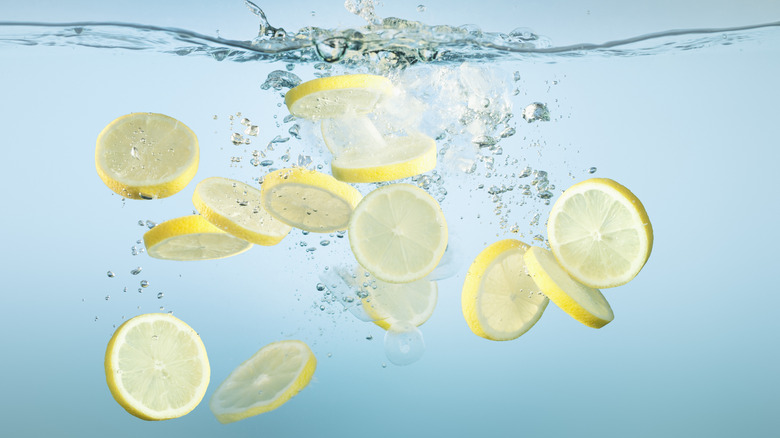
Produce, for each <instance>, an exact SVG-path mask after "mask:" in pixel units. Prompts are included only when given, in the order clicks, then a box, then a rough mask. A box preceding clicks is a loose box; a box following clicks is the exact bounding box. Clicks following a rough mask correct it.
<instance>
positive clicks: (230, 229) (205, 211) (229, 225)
mask: <svg viewBox="0 0 780 438" xmlns="http://www.w3.org/2000/svg"><path fill="white" fill-rule="evenodd" d="M214 178H218V177H214ZM209 179H211V178H207V179H205V180H203V181H201V183H203V182H205V181H207V180H209ZM201 183H198V184H199V185H200V184H201ZM249 188H252V189H254V187H249ZM254 190H257V189H254ZM257 192H258V195H259V193H260V191H259V190H257ZM192 203H193V205H194V206H195V210H197V211H198V213H200V214H201V216H203V218H204V219H206V220H207V221H209V222H210V223H211V224H212V225H215V226H216V227H217V228H219V229H221V230H222V231H225V232H226V233H228V234H231V235H233V236H235V237H238V238H239V239H243V240H246V241H247V242H250V243H254V244H257V245H262V246H273V245H276V244H278V243H279V242H281V241H282V240H284V238H285V237H286V236H287V234H289V232H290V230H292V227H290V226H289V225H287V224H285V225H287V227H288V229H287V232H286V233H283V234H282V233H280V234H271V233H261V232H257V231H252V230H249V229H247V228H246V227H243V226H241V225H240V224H237V223H236V222H235V221H233V220H231V219H230V218H228V217H226V216H224V215H221V214H219V212H217V211H216V210H215V209H213V208H212V207H211V206H209V205H208V203H206V201H204V200H203V198H202V197H201V194H200V192H199V191H198V188H197V187H195V191H194V192H193V194H192Z"/></svg>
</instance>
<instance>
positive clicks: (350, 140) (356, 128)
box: [320, 116, 387, 157]
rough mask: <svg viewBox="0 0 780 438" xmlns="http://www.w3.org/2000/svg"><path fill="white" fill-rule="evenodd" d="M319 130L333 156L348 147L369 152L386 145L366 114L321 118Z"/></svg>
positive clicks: (348, 148)
mask: <svg viewBox="0 0 780 438" xmlns="http://www.w3.org/2000/svg"><path fill="white" fill-rule="evenodd" d="M320 132H321V133H322V140H323V141H324V142H325V146H327V147H328V150H329V151H330V153H331V154H333V156H334V157H338V156H339V155H341V153H342V152H344V151H347V150H350V149H357V150H359V151H365V152H369V151H375V150H378V149H382V148H384V147H385V146H386V145H387V142H386V141H385V138H384V136H383V135H382V133H381V132H379V130H378V129H377V128H376V125H374V122H373V121H371V119H369V118H368V116H345V117H339V118H336V119H323V120H322V122H320Z"/></svg>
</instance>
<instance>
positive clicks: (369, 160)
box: [330, 133, 436, 183]
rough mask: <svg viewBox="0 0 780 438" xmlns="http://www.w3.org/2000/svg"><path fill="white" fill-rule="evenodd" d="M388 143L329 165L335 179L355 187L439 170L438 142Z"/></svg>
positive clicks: (421, 138) (413, 138) (414, 137)
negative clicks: (351, 183)
mask: <svg viewBox="0 0 780 438" xmlns="http://www.w3.org/2000/svg"><path fill="white" fill-rule="evenodd" d="M385 142H386V146H385V147H382V148H379V149H372V150H361V149H359V148H352V149H347V150H345V151H343V152H342V153H341V154H339V155H338V156H336V157H334V158H333V160H332V161H331V163H330V168H331V171H332V172H333V176H334V177H335V178H336V179H338V180H341V181H346V182H354V183H368V182H381V181H393V180H397V179H402V178H408V177H410V176H415V175H419V174H421V173H425V172H428V171H430V170H433V169H434V168H435V167H436V142H435V141H434V140H433V139H432V138H430V137H428V136H427V135H425V134H421V133H413V134H410V135H404V136H398V137H396V136H392V137H386V138H385Z"/></svg>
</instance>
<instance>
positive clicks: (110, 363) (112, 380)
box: [103, 313, 211, 421]
mask: <svg viewBox="0 0 780 438" xmlns="http://www.w3.org/2000/svg"><path fill="white" fill-rule="evenodd" d="M145 318H158V319H162V318H167V319H170V320H172V321H174V323H175V324H177V325H181V326H182V327H183V328H189V329H190V330H192V328H191V327H189V325H187V323H185V322H184V321H182V320H180V319H178V318H176V317H175V316H173V315H171V314H169V313H151V314H143V315H138V316H136V317H133V318H130V319H128V320H127V321H125V322H124V323H122V325H120V326H119V328H117V329H116V331H115V332H114V334H113V336H111V340H109V341H108V346H107V347H106V354H105V359H104V361H103V368H104V370H105V373H106V383H107V384H108V389H109V391H110V392H111V396H112V397H114V400H116V402H117V403H119V405H120V406H122V407H123V408H124V409H125V410H126V411H127V412H128V413H130V414H131V415H133V416H135V417H137V418H140V419H142V420H146V421H162V420H170V419H173V418H179V417H182V416H184V415H187V414H188V413H190V412H192V410H193V409H195V408H196V407H197V406H198V405H199V404H200V402H201V401H202V400H203V397H204V396H205V395H206V390H207V388H208V384H209V381H210V376H211V367H210V364H209V362H208V356H207V354H206V347H205V345H203V340H201V338H200V336H198V334H197V333H196V332H195V331H194V330H192V332H193V334H194V336H193V337H192V339H193V340H194V341H195V343H196V345H197V346H198V349H199V350H200V352H201V354H202V355H203V357H204V358H205V359H206V360H205V361H203V362H202V363H203V365H204V369H203V374H205V376H206V378H205V381H204V384H203V386H202V393H201V394H200V397H196V398H197V400H195V399H193V403H191V405H190V406H188V409H182V410H181V412H179V413H177V414H176V415H173V416H171V415H165V416H160V415H153V414H151V413H150V412H149V411H148V410H143V409H140V408H138V407H136V406H135V405H134V404H133V403H132V402H131V401H130V400H128V399H127V398H125V395H124V394H123V393H122V391H120V390H119V384H118V383H117V379H116V374H117V359H116V357H115V354H114V353H118V351H117V350H116V344H117V342H118V340H119V339H120V337H122V336H123V335H124V332H125V331H126V330H127V329H128V328H129V327H130V326H131V325H132V324H136V323H138V322H139V321H142V320H143V319H145Z"/></svg>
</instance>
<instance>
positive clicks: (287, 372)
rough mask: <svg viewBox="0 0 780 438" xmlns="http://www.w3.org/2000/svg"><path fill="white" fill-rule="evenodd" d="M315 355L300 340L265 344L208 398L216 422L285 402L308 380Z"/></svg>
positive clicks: (271, 408)
mask: <svg viewBox="0 0 780 438" xmlns="http://www.w3.org/2000/svg"><path fill="white" fill-rule="evenodd" d="M316 367H317V359H316V358H315V357H314V353H312V351H311V350H310V349H309V347H308V346H307V345H306V344H305V343H303V342H301V341H292V340H291V341H279V342H274V343H272V344H269V345H266V346H265V347H263V348H261V349H260V350H259V351H258V352H257V353H255V354H254V355H253V356H252V357H250V358H249V359H248V360H247V361H245V362H244V363H242V364H241V365H239V366H238V367H237V368H236V369H235V370H233V372H231V373H230V375H229V376H227V378H226V379H225V380H224V381H223V382H222V383H221V384H220V385H219V387H217V389H216V391H214V394H213V395H212V396H211V400H210V401H209V407H210V408H211V412H212V413H213V414H214V416H215V417H217V420H219V422H220V423H232V422H234V421H238V420H243V419H245V418H249V417H252V416H254V415H257V414H262V413H263V412H268V411H271V410H274V409H276V408H278V407H279V406H281V405H283V404H284V403H286V402H287V401H288V400H290V399H291V398H292V397H293V396H294V395H296V394H297V393H298V392H299V391H300V390H302V389H303V388H305V387H306V385H308V384H309V381H310V380H311V378H312V376H313V375H314V369H315V368H316Z"/></svg>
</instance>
